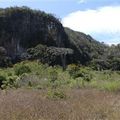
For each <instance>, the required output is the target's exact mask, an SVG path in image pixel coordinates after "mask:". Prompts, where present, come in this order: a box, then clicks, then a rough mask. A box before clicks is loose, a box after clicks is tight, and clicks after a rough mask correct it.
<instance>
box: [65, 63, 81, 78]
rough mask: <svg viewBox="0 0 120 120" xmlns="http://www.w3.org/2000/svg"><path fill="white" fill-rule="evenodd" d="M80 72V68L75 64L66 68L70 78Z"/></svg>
mask: <svg viewBox="0 0 120 120" xmlns="http://www.w3.org/2000/svg"><path fill="white" fill-rule="evenodd" d="M79 70H80V67H79V66H78V65H75V64H70V65H68V67H67V71H68V72H69V74H70V76H72V77H73V78H74V77H75V76H76V73H77V72H78V71H79Z"/></svg>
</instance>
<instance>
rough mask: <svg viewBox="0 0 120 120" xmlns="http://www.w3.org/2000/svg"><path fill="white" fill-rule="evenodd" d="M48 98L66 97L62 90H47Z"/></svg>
mask: <svg viewBox="0 0 120 120" xmlns="http://www.w3.org/2000/svg"><path fill="white" fill-rule="evenodd" d="M47 97H48V98H53V99H64V98H66V95H65V93H64V92H63V91H62V90H56V89H54V90H49V91H48V93H47Z"/></svg>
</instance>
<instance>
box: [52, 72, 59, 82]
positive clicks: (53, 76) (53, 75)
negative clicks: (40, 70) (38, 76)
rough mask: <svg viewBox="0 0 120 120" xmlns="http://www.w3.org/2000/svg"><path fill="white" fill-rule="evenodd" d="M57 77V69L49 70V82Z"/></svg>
mask: <svg viewBox="0 0 120 120" xmlns="http://www.w3.org/2000/svg"><path fill="white" fill-rule="evenodd" d="M57 78H58V73H57V71H56V70H53V71H51V72H50V80H51V82H53V83H54V82H55V81H56V80H57Z"/></svg>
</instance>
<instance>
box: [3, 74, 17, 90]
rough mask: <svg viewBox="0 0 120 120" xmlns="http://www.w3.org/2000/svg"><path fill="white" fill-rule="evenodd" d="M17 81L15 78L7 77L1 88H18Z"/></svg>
mask: <svg viewBox="0 0 120 120" xmlns="http://www.w3.org/2000/svg"><path fill="white" fill-rule="evenodd" d="M17 79H18V77H17V76H9V77H7V78H6V80H4V81H3V85H2V88H3V89H6V88H13V87H15V88H18V85H17Z"/></svg>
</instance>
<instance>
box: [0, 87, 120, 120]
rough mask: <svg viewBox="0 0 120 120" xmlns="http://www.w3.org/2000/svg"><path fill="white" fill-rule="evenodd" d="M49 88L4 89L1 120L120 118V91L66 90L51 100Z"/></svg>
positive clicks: (1, 94)
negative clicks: (59, 96)
mask: <svg viewBox="0 0 120 120" xmlns="http://www.w3.org/2000/svg"><path fill="white" fill-rule="evenodd" d="M46 93H47V91H46V90H31V89H26V90H25V89H24V90H23V89H18V90H9V91H6V92H5V91H0V106H1V107H0V120H119V119H120V93H110V92H104V91H98V90H95V89H78V90H77V89H74V90H66V92H65V94H66V95H67V98H65V99H50V98H47V96H46Z"/></svg>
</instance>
